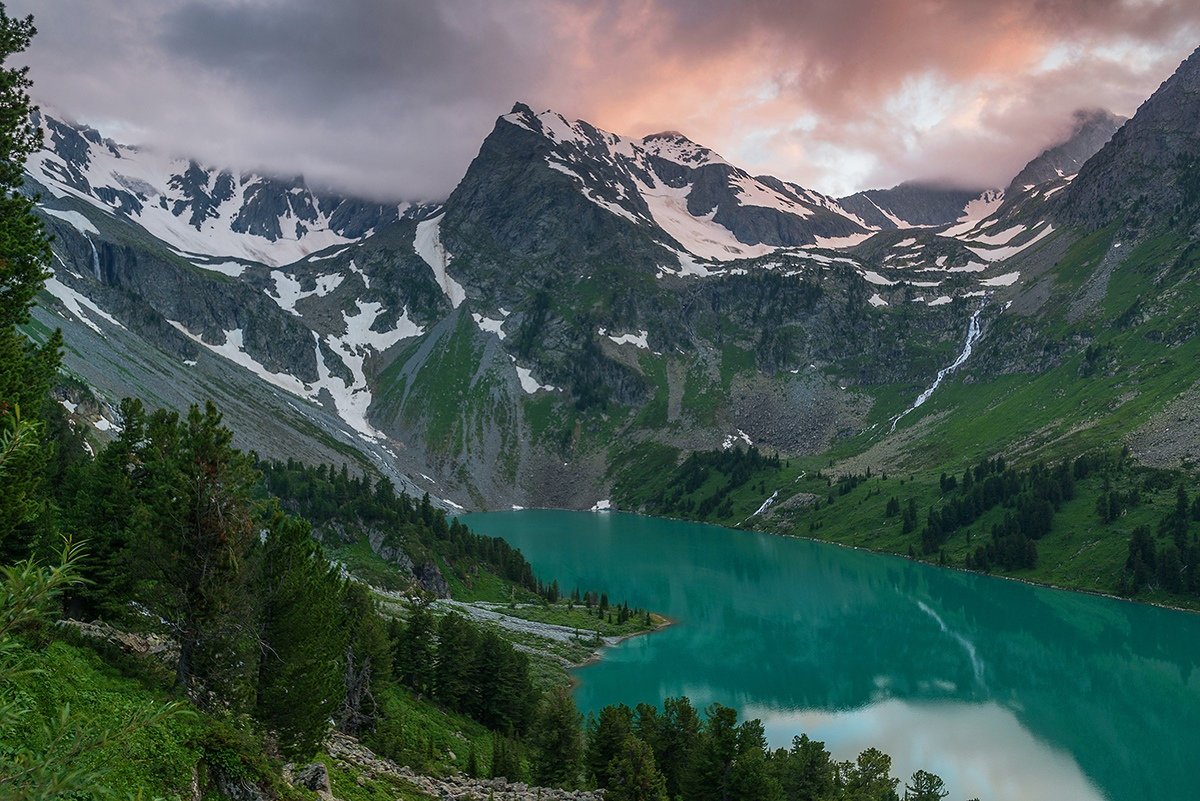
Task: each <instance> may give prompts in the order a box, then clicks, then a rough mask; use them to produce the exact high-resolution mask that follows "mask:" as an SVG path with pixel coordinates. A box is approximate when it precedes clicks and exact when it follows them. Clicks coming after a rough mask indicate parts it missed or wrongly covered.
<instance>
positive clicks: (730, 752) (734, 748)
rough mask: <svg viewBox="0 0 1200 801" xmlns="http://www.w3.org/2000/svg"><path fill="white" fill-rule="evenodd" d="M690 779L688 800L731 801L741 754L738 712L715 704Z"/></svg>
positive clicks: (708, 710) (711, 707)
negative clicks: (733, 775)
mask: <svg viewBox="0 0 1200 801" xmlns="http://www.w3.org/2000/svg"><path fill="white" fill-rule="evenodd" d="M706 716H707V720H706V721H705V724H704V730H703V732H702V733H701V736H700V740H699V743H698V744H697V748H696V752H695V755H694V757H693V759H692V765H691V770H690V771H688V776H687V797H688V798H689V799H695V801H725V799H728V798H729V791H730V773H731V772H732V770H733V763H734V760H735V759H736V758H737V753H738V729H737V712H735V711H734V710H732V709H730V708H729V707H727V706H721V705H720V704H713V705H711V706H710V707H709V708H708V709H707V710H706Z"/></svg>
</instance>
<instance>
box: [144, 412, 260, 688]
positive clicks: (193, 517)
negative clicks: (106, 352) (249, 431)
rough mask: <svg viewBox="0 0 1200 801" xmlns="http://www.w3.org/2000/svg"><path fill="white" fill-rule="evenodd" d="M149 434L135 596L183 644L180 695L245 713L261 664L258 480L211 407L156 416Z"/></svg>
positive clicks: (178, 669)
mask: <svg viewBox="0 0 1200 801" xmlns="http://www.w3.org/2000/svg"><path fill="white" fill-rule="evenodd" d="M146 431H147V439H148V443H147V446H146V447H145V448H144V449H143V452H142V457H143V467H144V470H145V473H146V475H145V477H144V479H143V480H144V482H145V489H144V494H143V503H142V504H141V505H140V507H139V520H138V523H137V534H136V540H137V546H136V547H137V560H138V562H139V566H140V567H142V568H143V570H144V572H145V575H146V578H147V579H148V580H147V581H144V582H143V583H142V587H141V588H140V589H141V591H140V592H139V595H140V596H141V597H142V600H143V601H144V602H145V603H146V605H147V606H148V607H149V609H150V610H151V611H152V612H153V613H155V614H156V615H157V616H159V617H161V618H162V619H164V620H166V621H167V623H168V624H169V626H170V627H171V631H172V634H173V635H174V637H175V639H176V641H177V642H178V643H179V657H178V659H177V660H176V671H175V674H176V687H177V688H179V689H181V690H185V691H187V692H189V693H190V694H191V695H192V696H193V697H194V698H196V699H197V700H201V701H203V700H205V699H208V698H220V699H221V701H222V703H223V704H225V705H228V706H231V707H233V708H234V709H243V708H246V707H248V706H250V705H251V703H252V700H253V688H254V679H255V677H256V676H257V656H258V638H257V636H256V635H257V632H256V631H255V629H254V620H255V618H256V610H255V609H254V593H253V582H254V580H255V578H256V569H255V565H254V563H253V558H254V554H255V550H256V546H257V545H258V539H259V535H258V529H257V527H256V525H255V520H254V517H255V515H254V502H253V500H252V492H253V489H254V486H255V484H256V482H257V474H256V472H255V471H254V469H253V468H252V467H251V463H250V460H249V459H248V458H247V457H246V456H245V455H244V454H242V453H240V452H239V451H237V450H235V449H234V448H233V446H232V445H231V441H232V438H233V435H232V433H231V432H230V431H229V429H227V428H225V427H224V426H223V425H222V424H221V415H220V413H218V412H217V410H216V407H214V406H213V405H212V404H211V403H209V404H207V405H206V407H205V409H204V411H203V412H201V411H200V409H199V408H197V407H196V406H193V407H192V408H191V410H190V411H189V412H188V416H187V419H186V420H184V421H180V419H179V416H178V415H177V414H175V413H173V412H165V411H158V412H155V413H154V414H153V415H152V416H151V417H150V420H149V422H148V424H147V427H146ZM202 691H207V692H202Z"/></svg>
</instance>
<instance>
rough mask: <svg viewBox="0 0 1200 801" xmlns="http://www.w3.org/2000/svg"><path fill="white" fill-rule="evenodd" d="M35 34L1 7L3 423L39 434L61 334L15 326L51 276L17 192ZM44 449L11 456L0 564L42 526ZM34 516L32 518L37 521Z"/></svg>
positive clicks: (31, 136) (28, 133) (25, 152)
mask: <svg viewBox="0 0 1200 801" xmlns="http://www.w3.org/2000/svg"><path fill="white" fill-rule="evenodd" d="M35 33H36V29H35V28H34V27H33V18H32V17H26V18H24V19H14V18H12V17H9V16H8V14H7V13H5V11H4V9H3V8H2V7H0V64H2V65H3V66H2V67H0V426H2V427H3V428H4V429H5V430H9V431H12V430H15V428H16V427H17V425H19V424H20V423H26V424H28V425H29V426H30V429H29V431H31V432H32V433H31V436H32V435H37V434H38V433H39V432H40V431H41V428H40V423H41V417H40V413H41V410H42V408H43V404H45V403H46V399H47V394H48V392H49V389H50V382H51V381H52V380H53V377H54V375H55V372H56V371H57V369H58V364H59V358H60V356H59V352H60V350H61V347H62V335H61V334H60V333H59V332H57V331H56V332H55V333H54V334H53V335H52V336H51V337H50V338H49V339H48V340H47V342H46V343H45V344H44V345H42V346H41V347H38V346H35V345H33V344H32V343H30V341H29V339H28V338H26V336H25V335H24V334H23V333H22V332H21V331H20V330H19V329H18V326H21V325H24V324H25V323H26V322H28V320H29V310H30V307H31V306H32V305H33V299H34V296H35V295H36V294H37V293H38V290H40V289H41V288H42V285H43V282H44V281H45V279H46V278H47V277H48V276H49V271H48V267H49V264H50V245H49V241H48V240H47V238H46V233H45V231H44V230H43V229H42V224H41V222H40V221H39V220H38V219H37V218H36V217H35V216H33V202H34V201H33V199H32V198H29V197H26V196H24V195H22V194H20V191H19V190H20V188H21V185H22V183H23V181H24V169H25V160H26V158H27V157H28V156H29V155H30V154H32V153H35V152H36V151H37V150H38V149H39V148H40V147H41V143H42V133H41V128H40V127H39V126H37V125H35V124H34V123H33V121H32V120H31V117H30V115H31V112H32V111H33V107H32V105H31V104H30V100H29V88H30V86H31V85H32V84H31V82H30V80H29V77H28V67H19V68H18V67H13V66H12V63H11V61H12V57H13V56H14V55H16V54H18V53H21V52H22V51H24V50H25V49H26V48H27V47H28V46H29V42H30V39H31V38H32V37H33V35H34V34H35ZM49 456H50V453H49V449H48V448H46V447H44V446H43V447H40V448H22V449H20V450H18V451H14V452H12V453H10V454H9V456H8V460H9V463H8V465H7V466H6V471H5V480H4V492H0V564H5V563H8V562H12V561H15V560H16V559H20V558H22V557H24V556H26V555H28V554H29V553H30V552H31V550H32V548H33V547H34V545H35V542H34V540H35V532H37V531H43V532H45V531H47V530H48V525H47V521H48V519H49V517H48V513H49V509H48V506H47V504H46V499H45V489H46V488H45V486H44V484H45V482H44V474H45V468H46V465H47V463H48V459H49ZM35 521H36V522H35Z"/></svg>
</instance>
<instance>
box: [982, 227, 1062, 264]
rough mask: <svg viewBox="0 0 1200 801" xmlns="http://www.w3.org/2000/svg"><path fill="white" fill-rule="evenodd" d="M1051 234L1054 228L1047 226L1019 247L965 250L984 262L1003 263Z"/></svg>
mask: <svg viewBox="0 0 1200 801" xmlns="http://www.w3.org/2000/svg"><path fill="white" fill-rule="evenodd" d="M1022 227H1023V226H1022ZM1052 233H1054V226H1053V225H1049V224H1047V225H1046V227H1045V228H1043V229H1042V230H1041V231H1038V233H1037V234H1036V235H1034V236H1033V237H1032V238H1031V239H1028V240H1026V241H1024V242H1022V243H1021V244H1019V245H1009V246H1008V247H999V248H976V247H968V248H967V250H969V251H971V252H972V253H974V254H975V255H976V256H978V257H979V258H981V259H983V260H984V261H989V262H992V261H1004V260H1005V259H1011V258H1012V257H1013V256H1016V255H1017V254H1018V253H1021V252H1023V251H1025V250H1028V249H1029V248H1031V247H1033V246H1034V245H1035V244H1037V243H1038V242H1040V241H1041V240H1043V239H1045V238H1046V237H1047V236H1049V235H1050V234H1052Z"/></svg>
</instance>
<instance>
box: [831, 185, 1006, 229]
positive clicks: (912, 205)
mask: <svg viewBox="0 0 1200 801" xmlns="http://www.w3.org/2000/svg"><path fill="white" fill-rule="evenodd" d="M996 202H997V201H996V193H994V192H991V191H989V190H985V189H954V188H949V187H943V186H938V185H936V184H927V183H921V182H918V181H914V182H911V183H903V184H900V185H898V186H894V187H892V188H891V189H868V190H866V191H863V192H855V193H854V194H853V195H848V196H847V197H843V198H839V199H838V205H839V206H841V207H842V208H843V209H845V210H847V211H849V212H851V213H853V214H855V215H857V216H858V217H859V218H860V219H862V220H863V221H864V222H866V223H867V224H869V225H871V226H874V227H876V228H879V229H881V230H893V229H897V228H917V227H921V226H936V225H947V224H949V223H953V222H958V221H961V220H963V219H966V218H968V217H971V218H974V219H979V218H981V217H984V216H987V215H986V211H985V210H986V209H991V208H994V206H995V205H996Z"/></svg>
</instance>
